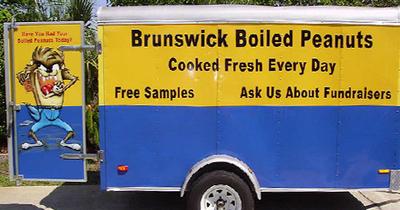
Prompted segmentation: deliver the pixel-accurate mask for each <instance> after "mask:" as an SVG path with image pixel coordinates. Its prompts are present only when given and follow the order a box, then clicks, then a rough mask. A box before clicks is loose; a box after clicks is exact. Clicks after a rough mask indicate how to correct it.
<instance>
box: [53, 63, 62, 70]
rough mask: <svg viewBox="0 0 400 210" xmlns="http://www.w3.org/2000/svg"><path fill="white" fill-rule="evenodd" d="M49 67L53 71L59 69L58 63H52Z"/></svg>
mask: <svg viewBox="0 0 400 210" xmlns="http://www.w3.org/2000/svg"><path fill="white" fill-rule="evenodd" d="M51 69H52V70H53V71H57V70H60V66H59V65H58V64H54V65H53V67H51Z"/></svg>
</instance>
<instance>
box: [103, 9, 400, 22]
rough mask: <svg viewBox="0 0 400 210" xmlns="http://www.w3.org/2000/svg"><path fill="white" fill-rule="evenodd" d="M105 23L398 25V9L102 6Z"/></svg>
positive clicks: (399, 18)
mask: <svg viewBox="0 0 400 210" xmlns="http://www.w3.org/2000/svg"><path fill="white" fill-rule="evenodd" d="M97 16H98V22H99V24H100V25H104V24H116V25H120V24H132V23H135V24H188V23H295V24H302V23H307V24H363V25H399V24H400V7H397V8H396V7H391V8H372V7H339V6H312V7H305V6H291V7H269V6H253V5H196V6H189V5H179V6H136V7H101V8H100V9H99V10H98V11H97Z"/></svg>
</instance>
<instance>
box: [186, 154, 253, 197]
mask: <svg viewBox="0 0 400 210" xmlns="http://www.w3.org/2000/svg"><path fill="white" fill-rule="evenodd" d="M214 163H227V164H231V165H234V166H236V167H237V168H238V169H240V170H241V171H243V172H244V173H245V174H246V175H247V177H248V178H249V180H250V182H251V184H252V185H253V186H252V187H253V189H254V190H255V193H256V196H257V199H258V200H261V189H260V184H259V183H258V179H257V177H256V175H255V173H254V171H253V170H252V169H251V168H250V167H249V166H248V165H247V164H246V163H244V162H243V161H241V160H239V159H237V158H235V157H232V156H229V155H212V156H209V157H207V158H205V159H203V160H201V161H199V162H197V163H196V164H195V165H194V166H193V167H192V168H191V169H190V170H189V172H188V174H187V175H186V178H185V182H184V183H183V185H182V188H181V197H183V196H184V195H185V192H186V188H187V187H188V184H189V182H190V180H191V178H192V177H193V176H194V175H195V174H196V173H197V172H198V171H199V170H200V169H202V168H204V167H206V166H208V165H211V164H214Z"/></svg>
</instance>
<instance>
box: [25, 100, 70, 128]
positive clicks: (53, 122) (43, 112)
mask: <svg viewBox="0 0 400 210" xmlns="http://www.w3.org/2000/svg"><path fill="white" fill-rule="evenodd" d="M28 110H29V112H30V115H31V116H32V118H33V119H35V120H36V121H37V122H36V123H35V124H33V126H32V128H31V130H32V131H33V132H34V133H36V132H37V131H38V130H40V129H42V128H44V127H47V126H57V127H59V128H62V129H64V130H65V131H67V132H70V131H73V130H72V128H71V126H69V125H68V124H67V123H66V122H64V121H62V120H61V119H60V118H58V117H59V116H60V110H59V109H51V108H50V109H48V108H43V109H41V108H38V109H37V108H35V107H33V106H28Z"/></svg>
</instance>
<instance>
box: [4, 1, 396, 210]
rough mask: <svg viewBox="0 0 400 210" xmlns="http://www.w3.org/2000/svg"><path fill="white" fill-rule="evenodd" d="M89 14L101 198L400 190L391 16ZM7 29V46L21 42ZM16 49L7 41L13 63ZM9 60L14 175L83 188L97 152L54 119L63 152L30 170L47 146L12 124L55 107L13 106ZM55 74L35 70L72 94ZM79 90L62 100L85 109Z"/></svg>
mask: <svg viewBox="0 0 400 210" xmlns="http://www.w3.org/2000/svg"><path fill="white" fill-rule="evenodd" d="M97 16H98V39H99V47H97V49H101V52H100V54H99V112H100V147H101V151H100V153H99V155H97V157H98V159H100V160H101V171H100V174H101V176H100V177H101V178H100V179H101V189H103V190H107V191H168V192H170V191H171V192H180V195H181V196H182V197H184V196H185V197H187V200H188V207H187V208H188V209H245V210H248V209H249V210H250V209H254V200H255V199H261V197H262V192H290V191H348V190H378V189H379V190H382V189H384V190H398V189H399V187H400V186H399V183H400V170H399V167H400V165H399V164H400V155H399V151H400V150H399V149H400V144H399V132H400V124H399V123H400V108H399V99H400V97H399V96H400V95H399V93H400V92H399V87H400V83H399V70H400V28H399V25H400V19H399V17H400V9H399V8H355V7H277V8H274V7H264V6H239V5H214V6H140V7H104V8H101V9H99V11H98V14H97ZM64 24H65V23H64ZM28 25H29V23H28ZM10 26H12V24H9V25H7V26H6V27H5V28H6V30H5V31H7V32H8V34H6V38H7V37H10V36H13V34H12V33H22V32H21V30H19V29H18V30H15V32H14V29H13V27H10ZM16 26H18V24H17V25H16ZM22 26H23V24H22ZM38 30H39V29H38ZM60 30H62V29H60ZM70 34H72V33H70ZM21 36H22V34H21ZM71 36H72V35H71ZM57 40H58V39H57ZM71 40H77V39H75V38H74V39H71ZM10 43H15V44H11V45H15V46H18V44H21V43H18V39H17V41H16V40H15V39H14V40H12V42H10ZM22 43H23V42H22ZM83 43H84V42H83V41H81V42H79V43H76V44H68V43H61V44H62V45H63V46H61V47H60V46H59V47H58V49H60V50H61V51H65V53H66V54H65V56H62V55H59V57H60V58H64V57H65V64H67V59H69V57H72V56H73V54H74V53H78V54H79V53H81V51H82V50H84V49H88V48H93V47H88V46H84V44H83ZM61 44H60V43H58V45H61ZM36 45H38V44H37V43H36V44H35V43H32V47H33V46H36ZM55 45H57V43H55ZM67 45H70V46H67ZM72 45H74V46H72ZM77 45H78V46H77ZM29 46H30V45H29ZM100 46H101V47H100ZM14 48H15V49H14ZM32 49H33V48H32ZM36 49H39V48H35V50H36ZM40 49H42V50H43V49H44V48H40ZM17 50H18V47H10V45H8V47H7V52H9V55H10V54H13V55H12V56H8V57H9V58H10V57H11V58H14V57H13V56H15V55H14V54H15V53H16V51H17ZM74 50H78V51H74ZM10 51H11V53H10ZM35 53H36V54H37V55H39V54H40V52H37V50H36V51H34V53H33V55H32V58H34V55H36V54H35ZM69 54H71V55H69ZM54 56H55V57H57V55H54ZM15 58H16V57H15ZM57 58H58V57H57ZM11 60H12V59H11ZM25 61H26V59H25ZM25 61H24V62H25ZM39 61H41V60H40V59H39ZM35 62H36V63H35ZM35 62H33V63H32V64H29V65H30V66H32V65H36V66H34V67H35V68H39V67H40V64H39V63H37V61H35ZM14 63H15V64H17V63H18V62H14V61H12V62H10V63H9V64H8V67H9V68H10V69H11V70H12V71H10V72H12V73H11V76H7V81H8V82H7V84H11V85H8V87H10V88H8V89H7V91H8V99H9V101H14V102H16V103H15V104H12V103H11V106H9V107H11V108H10V110H9V113H10V114H9V116H10V117H9V119H10V120H11V121H13V120H12V119H14V118H15V117H16V118H17V119H16V121H14V122H18V123H19V124H18V123H13V124H12V125H13V126H10V128H12V127H13V128H14V129H11V130H12V132H10V139H9V146H10V149H9V151H11V154H10V155H11V157H13V158H11V159H12V160H11V161H12V162H11V163H12V164H10V165H11V166H12V168H11V171H13V174H12V177H13V178H15V177H19V178H20V179H29V178H30V179H39V178H40V177H39V176H42V175H44V174H47V175H48V174H52V176H50V177H49V176H47V177H46V179H53V180H54V179H56V180H62V181H68V179H70V180H72V181H85V179H86V177H85V176H86V175H85V168H84V164H82V163H84V159H85V158H88V157H90V158H94V156H93V155H90V154H86V152H85V150H84V147H81V146H84V136H80V137H79V138H77V137H76V135H74V136H73V137H71V136H70V137H69V136H68V135H69V134H70V132H71V129H72V130H74V131H75V130H77V129H75V127H74V126H70V128H69V127H68V126H65V125H64V124H62V123H60V122H58V123H53V124H51V123H48V125H49V127H50V128H53V127H58V128H62V129H63V130H64V133H66V134H63V135H61V136H62V138H64V139H61V141H59V142H58V143H57V142H56V143H54V142H53V143H52V141H50V140H49V141H48V142H49V143H48V145H52V144H58V145H60V146H58V147H54V146H53V148H54V149H53V150H51V149H50V150H51V151H53V152H52V156H53V157H50V154H46V155H47V156H46V157H48V161H57V164H56V165H58V166H56V167H55V168H49V167H47V165H46V164H44V163H42V164H38V163H37V162H36V163H32V161H31V162H29V161H28V162H29V164H31V165H30V167H27V166H26V165H24V164H27V161H26V160H27V159H28V157H27V156H29V160H35V158H43V157H44V156H43V154H44V153H46V152H47V153H49V150H47V149H43V146H42V145H35V144H38V143H37V141H35V142H33V143H32V142H21V140H16V139H21V138H22V139H24V140H26V138H28V137H29V138H31V139H33V140H35V137H36V130H38V129H37V127H38V126H36V127H35V128H33V127H34V126H31V127H30V126H29V125H28V126H25V127H26V128H30V130H29V129H26V130H24V131H23V132H21V131H19V130H18V128H19V127H18V125H21V123H23V122H25V124H28V123H27V122H26V120H27V118H28V115H27V113H32V112H34V111H32V108H31V107H36V108H37V109H39V108H40V109H50V110H53V111H48V112H49V113H47V114H45V116H53V114H54V110H58V109H60V108H61V105H62V104H61V105H59V106H58V107H57V106H56V107H55V106H54V105H53V104H52V103H53V102H51V103H49V104H44V105H42V104H38V103H37V105H36V106H29V105H23V106H22V107H20V105H21V104H22V103H25V104H27V103H30V104H32V102H30V101H32V99H27V96H23V97H22V99H23V100H22V99H19V98H18V97H19V94H22V92H23V91H21V90H20V89H21V88H22V86H24V87H25V89H26V88H27V87H26V86H27V85H26V84H25V83H24V81H25V80H22V81H21V78H28V76H25V74H24V75H23V76H20V74H18V73H16V72H17V70H20V69H18V67H16V65H15V64H14ZM29 65H27V66H26V67H25V71H24V72H25V73H27V72H26V71H27V70H26V69H28V70H29V68H30V67H29ZM43 65H44V64H43ZM51 65H53V66H54V62H51ZM51 65H50V64H49V65H44V66H45V68H43V69H44V71H46V69H47V71H49V72H50V73H49V74H51V75H52V74H53V73H51V71H52V70H54V69H55V70H54V71H57V70H58V69H61V70H60V71H61V73H60V75H61V76H58V74H57V78H58V79H55V81H57V80H61V79H62V83H63V84H64V88H65V86H68V85H69V84H71V81H73V83H72V84H71V85H69V87H70V88H71V91H72V90H75V89H76V91H77V90H78V89H79V87H78V86H77V84H81V83H79V81H82V80H76V81H75V79H74V78H75V77H79V78H83V77H84V76H83V75H75V77H74V76H73V75H74V74H73V73H75V72H76V70H77V69H74V71H73V69H72V68H69V69H71V70H70V71H62V69H63V68H64V60H62V62H61V63H59V67H56V68H54V67H51ZM21 66H22V65H21ZM50 68H52V69H51V70H50ZM77 68H79V67H77ZM80 68H82V67H80ZM13 69H15V70H13ZM32 71H34V68H32ZM67 72H69V73H70V74H69V75H68V74H67ZM28 73H29V72H28ZM15 78H17V79H18V81H19V82H20V84H21V85H18V83H17V82H15V81H14V82H10V81H13V80H16V79H15ZM32 78H33V77H32ZM46 78H47V77H46ZM67 80H68V82H69V83H67ZM53 83H54V84H53ZM46 84H48V83H46ZM50 86H51V87H48V88H46V87H47V86H46V85H43V84H42V83H40V84H39V86H38V88H37V89H40V90H41V92H42V95H44V96H45V98H46V96H48V97H47V98H49V97H50V96H49V95H51V94H53V95H55V96H57V97H60V96H62V93H64V92H63V91H58V90H57V89H54V88H55V86H57V85H56V84H55V82H50ZM72 88H75V89H72ZM13 89H17V94H16V95H15V91H13ZM33 89H35V88H33ZM61 89H62V90H66V89H63V87H61ZM26 90H27V89H26ZM46 91H47V92H46ZM89 91H90V90H89ZM25 92H26V91H25ZM25 92H24V94H26V93H25ZM83 93H84V91H83ZM83 93H81V94H68V95H71V98H66V97H67V96H65V103H69V104H72V105H70V106H74V107H78V106H82V103H75V104H74V103H71V101H73V100H75V97H78V98H79V97H81V98H82V96H83V95H82V94H83ZM13 94H14V96H13ZM66 95H67V94H66ZM35 97H36V96H35ZM51 97H52V96H51ZM25 100H26V101H28V102H26V101H25ZM83 104H84V103H83ZM62 107H63V108H62V111H61V116H62V114H63V113H67V114H65V115H64V117H65V119H66V120H65V122H67V118H68V120H70V121H74V120H75V121H74V122H76V123H75V124H76V125H77V127H83V128H82V129H78V132H75V133H78V134H80V135H84V126H82V124H83V125H84V122H85V120H84V117H82V116H83V115H82V112H81V111H79V112H80V114H79V113H78V111H77V110H78V108H68V107H67V108H66V107H65V105H64V106H62ZM16 108H18V109H20V110H21V111H17V110H15V109H16ZM21 113H23V114H21ZM40 113H42V112H40ZM69 113H71V114H69ZM72 113H73V114H72ZM19 116H22V117H19ZM34 116H35V115H32V114H31V117H34ZM74 116H78V117H77V118H75V117H74ZM50 118H51V117H50ZM78 118H79V119H80V120H78ZM18 119H21V120H22V122H20V121H18ZM14 120H15V119H14ZM23 120H25V121H23ZM49 121H51V119H49ZM63 122H64V121H63ZM66 124H68V122H67V123H66ZM69 124H71V123H69ZM75 124H74V125H75ZM34 125H36V123H35V124H34ZM75 133H74V134H75ZM20 135H25V136H22V137H20ZM37 135H38V136H39V137H37V139H39V140H40V139H42V138H45V137H46V135H48V136H50V137H51V138H53V139H54V138H56V136H57V135H60V133H59V132H55V131H54V132H53V133H51V134H48V133H45V132H43V133H38V134H37ZM25 137H26V138H25ZM58 138H59V137H58ZM24 143H27V144H25V146H24ZM29 145H33V146H32V147H31V148H24V147H27V146H29ZM76 145H78V146H79V147H78V146H76ZM50 148H52V147H51V146H50ZM54 151H56V152H54ZM71 151H72V152H71ZM60 155H61V157H63V159H60V158H59V156H60ZM71 159H73V160H71ZM16 160H19V161H16ZM66 164H69V165H68V166H67V165H66ZM72 164H74V165H72ZM27 168H28V169H29V170H27ZM24 170H25V171H24ZM66 170H68V171H69V172H68V173H66V174H70V176H69V177H62V176H64V174H63V173H64V171H66ZM38 171H40V172H38ZM72 171H79V172H77V173H78V174H75V175H72V174H71V173H73V172H72ZM38 174H39V175H38ZM27 175H28V176H27ZM29 175H30V177H29ZM60 176H61V177H60Z"/></svg>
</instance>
